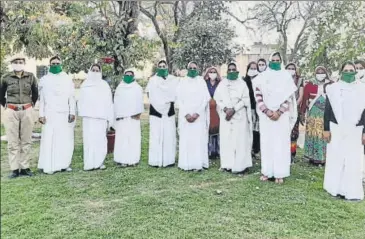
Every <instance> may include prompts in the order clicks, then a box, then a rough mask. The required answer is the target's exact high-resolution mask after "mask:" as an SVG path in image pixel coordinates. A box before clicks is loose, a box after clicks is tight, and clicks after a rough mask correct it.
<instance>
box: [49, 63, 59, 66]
mask: <svg viewBox="0 0 365 239" xmlns="http://www.w3.org/2000/svg"><path fill="white" fill-rule="evenodd" d="M58 65H61V63H60V62H53V63H51V66H58Z"/></svg>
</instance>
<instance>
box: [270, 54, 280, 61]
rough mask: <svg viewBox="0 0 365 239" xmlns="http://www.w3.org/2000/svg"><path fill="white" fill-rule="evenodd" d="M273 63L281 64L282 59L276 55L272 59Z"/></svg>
mask: <svg viewBox="0 0 365 239" xmlns="http://www.w3.org/2000/svg"><path fill="white" fill-rule="evenodd" d="M271 61H272V62H281V60H280V57H279V56H278V55H275V56H273V57H272V58H271Z"/></svg>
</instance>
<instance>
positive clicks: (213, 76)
mask: <svg viewBox="0 0 365 239" xmlns="http://www.w3.org/2000/svg"><path fill="white" fill-rule="evenodd" d="M208 76H209V78H210V79H211V80H215V79H217V76H218V74H217V73H209V74H208Z"/></svg>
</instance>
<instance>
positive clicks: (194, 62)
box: [187, 61, 198, 68]
mask: <svg viewBox="0 0 365 239" xmlns="http://www.w3.org/2000/svg"><path fill="white" fill-rule="evenodd" d="M191 64H195V65H196V67H197V68H198V63H196V61H191V62H189V63H188V65H187V68H189V66H190V65H191Z"/></svg>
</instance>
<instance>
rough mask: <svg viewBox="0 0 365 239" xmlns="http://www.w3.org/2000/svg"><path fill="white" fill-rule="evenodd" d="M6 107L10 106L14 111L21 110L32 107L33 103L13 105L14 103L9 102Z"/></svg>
mask: <svg viewBox="0 0 365 239" xmlns="http://www.w3.org/2000/svg"><path fill="white" fill-rule="evenodd" d="M6 107H7V108H9V109H12V110H14V111H21V110H26V109H29V108H30V107H32V104H25V105H12V104H7V106H6Z"/></svg>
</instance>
